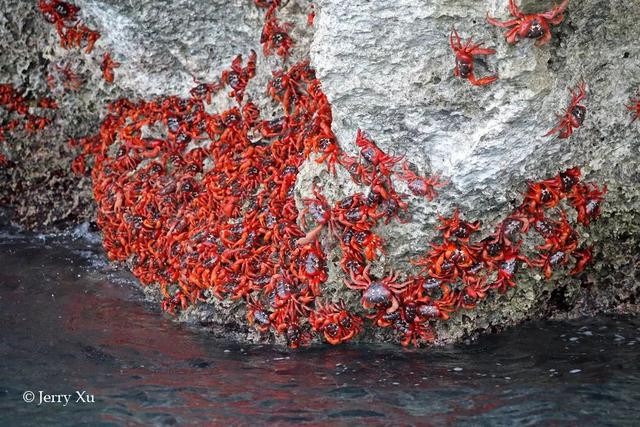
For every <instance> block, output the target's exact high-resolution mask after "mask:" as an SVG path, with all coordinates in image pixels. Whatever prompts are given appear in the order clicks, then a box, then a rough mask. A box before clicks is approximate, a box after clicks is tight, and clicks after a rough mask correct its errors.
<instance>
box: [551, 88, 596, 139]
mask: <svg viewBox="0 0 640 427" xmlns="http://www.w3.org/2000/svg"><path fill="white" fill-rule="evenodd" d="M577 89H578V90H577V91H574V90H573V89H571V88H569V92H570V93H571V102H570V103H569V106H568V107H567V110H566V111H565V113H564V115H562V116H559V118H560V123H559V124H558V126H556V127H555V128H553V129H551V130H550V131H549V132H547V133H546V134H545V135H544V136H551V135H553V134H554V133H558V137H559V138H561V139H566V138H569V137H570V136H571V134H573V130H574V129H577V128H579V127H580V126H582V123H583V122H584V118H585V116H586V114H587V107H585V106H584V105H581V104H580V102H581V101H582V100H583V99H585V98H586V96H587V87H586V85H585V83H584V82H583V83H580V84H579V85H578V87H577Z"/></svg>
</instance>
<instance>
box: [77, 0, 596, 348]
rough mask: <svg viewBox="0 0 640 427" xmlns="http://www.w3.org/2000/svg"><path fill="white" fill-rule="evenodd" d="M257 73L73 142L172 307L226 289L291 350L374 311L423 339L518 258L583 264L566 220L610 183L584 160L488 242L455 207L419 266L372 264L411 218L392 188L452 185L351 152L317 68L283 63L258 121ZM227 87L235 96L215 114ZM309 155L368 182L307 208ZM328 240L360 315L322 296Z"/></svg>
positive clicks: (103, 213)
mask: <svg viewBox="0 0 640 427" xmlns="http://www.w3.org/2000/svg"><path fill="white" fill-rule="evenodd" d="M255 3H256V5H257V6H259V7H263V8H266V9H267V11H266V14H265V25H264V28H263V32H262V36H261V43H262V44H263V53H264V55H270V54H273V53H275V54H276V55H278V56H280V57H281V58H282V59H283V64H286V60H287V57H288V55H289V51H290V49H291V48H292V46H293V41H292V39H291V37H290V35H289V33H288V32H289V30H290V29H291V25H290V24H288V23H281V22H280V21H279V20H278V18H277V12H278V10H279V7H280V6H281V5H280V2H279V1H277V0H272V1H259V0H257V1H255ZM309 22H312V19H311V18H310V19H309ZM255 74H256V54H255V52H253V51H252V52H251V53H250V55H249V56H248V58H247V61H246V63H245V62H244V61H243V58H242V57H241V56H238V57H236V58H235V59H234V60H233V62H232V64H231V67H230V68H229V69H227V70H225V71H223V72H222V74H221V75H220V76H219V77H218V78H217V79H215V80H214V81H212V82H199V81H196V86H195V87H193V89H192V90H191V92H190V97H188V98H180V97H176V96H169V97H163V98H157V99H153V100H149V101H137V102H133V101H131V100H127V99H120V100H117V101H115V102H113V103H111V104H110V106H109V114H108V115H107V116H106V118H105V119H104V121H103V122H102V124H101V126H100V129H99V132H98V133H97V134H96V135H93V136H89V137H85V138H80V139H76V140H72V141H71V144H72V145H73V146H74V147H78V149H79V150H80V151H81V152H80V154H79V155H78V157H77V158H76V160H75V161H74V162H73V170H74V171H75V172H76V173H78V174H85V173H88V172H89V169H90V170H91V176H92V180H93V189H94V196H95V199H96V201H97V204H98V213H97V222H98V225H99V227H100V228H101V230H102V232H103V237H104V247H105V249H106V252H107V254H108V256H109V258H110V259H112V260H118V261H126V262H128V263H129V264H130V265H131V267H132V270H133V272H134V274H135V275H136V276H137V277H138V278H139V279H140V281H141V282H142V283H143V284H152V283H156V284H159V286H160V289H161V290H162V294H163V296H164V300H163V303H162V306H163V308H164V309H165V310H166V311H167V312H169V313H173V314H175V313H177V312H178V311H181V310H185V309H187V308H188V307H189V306H190V305H194V304H197V303H199V302H202V301H207V300H209V299H210V298H218V299H227V300H232V301H239V302H244V304H245V306H246V309H247V318H248V321H249V323H250V324H251V325H253V326H254V327H255V328H256V329H257V330H258V331H260V332H261V333H264V334H267V333H275V334H277V335H281V336H283V337H284V338H285V340H286V342H287V343H288V344H289V345H290V346H291V347H294V348H295V347H298V346H300V345H303V344H306V343H308V342H309V341H310V340H311V339H312V338H313V336H314V335H318V336H321V337H324V339H325V340H326V341H327V342H329V343H331V344H338V343H341V342H345V341H348V340H350V339H352V338H353V337H354V336H356V335H357V334H358V333H360V332H361V331H362V330H363V327H364V321H365V319H366V318H369V319H371V323H372V324H373V325H375V326H377V327H381V328H391V329H392V330H394V331H395V332H396V333H397V335H398V337H399V340H400V342H401V343H402V344H403V345H409V344H410V343H413V344H414V345H420V344H421V343H429V342H432V341H433V340H434V339H435V331H434V327H433V326H434V323H435V322H436V321H437V320H438V319H441V320H445V319H447V318H449V316H450V315H451V313H453V312H455V311H457V310H461V309H472V308H473V307H475V305H476V303H477V302H478V301H480V300H482V299H484V298H485V297H486V296H487V295H488V294H489V293H490V292H491V291H493V290H496V291H498V292H505V291H506V290H507V289H509V288H511V287H513V286H515V283H516V282H515V280H516V279H515V276H516V272H517V270H518V268H520V267H525V266H526V267H529V268H539V269H541V271H542V272H543V273H544V275H545V276H547V277H550V276H551V274H552V273H553V271H554V270H557V269H560V268H561V267H562V266H564V265H566V264H568V263H570V262H572V260H573V267H572V269H571V274H577V273H578V272H580V271H582V269H583V268H584V267H585V265H586V264H587V263H588V262H589V260H590V259H591V249H590V248H588V247H583V246H581V245H580V239H579V234H578V231H577V230H576V229H575V228H574V227H573V226H572V225H571V220H570V218H575V219H576V220H577V222H578V223H580V224H582V225H584V226H587V225H588V224H589V223H590V221H592V220H594V219H596V218H597V217H598V216H599V214H600V205H601V203H602V199H603V195H604V193H605V191H606V188H603V189H600V188H598V187H597V186H596V185H595V184H588V183H584V182H581V181H580V171H579V170H578V169H577V168H576V169H570V170H567V171H565V172H563V173H560V174H558V175H557V176H555V177H553V178H550V179H548V180H545V181H541V182H537V183H530V184H529V188H528V190H527V192H526V193H525V196H524V201H523V203H522V204H521V206H519V207H518V208H517V209H516V210H515V211H514V212H512V213H511V214H510V215H509V216H508V217H507V218H506V219H505V220H504V221H502V223H501V224H500V225H499V226H498V227H497V229H496V231H495V232H494V233H492V234H490V235H489V236H487V237H485V238H483V239H478V238H477V237H476V236H478V235H479V234H480V224H479V223H477V222H468V221H465V220H464V219H462V218H461V217H460V214H459V213H458V212H457V211H456V212H455V213H454V214H453V216H451V217H441V218H440V221H441V226H440V227H439V231H440V237H439V238H438V240H437V241H436V242H434V243H432V246H431V248H430V249H429V250H428V251H426V252H425V253H424V254H423V256H421V257H419V258H417V259H415V260H413V263H414V264H415V266H416V269H418V270H419V272H418V273H417V274H413V275H406V276H404V277H402V276H401V275H400V274H399V273H397V272H393V271H388V272H387V273H384V274H379V275H375V274H373V273H372V272H371V271H372V266H373V263H374V262H375V261H376V260H377V259H378V258H379V257H380V255H381V254H382V253H383V250H384V242H383V241H382V238H381V237H380V236H379V235H378V234H376V228H377V226H378V225H379V224H380V223H381V222H384V223H385V224H388V223H390V222H392V221H399V220H401V217H403V216H405V214H406V212H407V210H408V207H409V205H408V202H407V195H405V194H402V193H400V192H399V191H398V190H397V188H396V184H397V182H398V181H403V182H405V183H406V186H407V188H408V189H409V191H410V192H411V193H412V194H413V195H414V196H418V197H424V198H425V199H427V200H433V198H434V197H436V196H437V193H436V190H437V189H438V188H440V187H442V186H444V185H445V184H446V183H445V182H444V181H442V180H440V178H439V177H437V176H430V177H422V176H419V175H418V174H416V173H415V172H414V171H413V170H412V166H411V165H410V164H409V163H408V162H406V161H404V159H403V158H402V157H398V156H393V155H389V154H387V153H385V152H384V151H383V150H382V149H381V148H380V147H378V145H377V144H376V143H375V142H374V141H373V140H372V139H371V138H370V137H369V136H368V135H366V134H365V133H364V132H362V131H358V134H357V137H356V145H357V147H358V148H359V153H358V155H351V154H348V153H347V152H345V151H343V150H342V149H341V147H340V145H339V144H338V142H337V139H336V136H335V134H334V133H333V131H332V129H331V125H332V112H331V106H330V104H329V102H328V100H327V98H326V96H325V95H324V93H323V92H322V89H321V85H320V82H319V81H318V79H317V78H316V76H315V73H314V71H313V69H312V68H311V67H310V66H309V63H308V62H304V61H303V62H299V63H296V64H294V65H292V66H290V67H288V68H287V67H283V68H282V69H279V70H276V71H274V72H273V75H272V78H271V80H270V81H269V83H268V87H267V91H268V93H269V95H270V96H271V98H272V100H273V103H274V104H275V105H277V106H279V111H281V115H280V116H276V117H275V118H270V119H263V118H262V117H261V111H260V110H259V109H258V107H257V106H256V105H255V104H254V103H253V102H252V101H251V100H249V99H247V95H246V93H245V90H246V88H247V86H248V85H249V83H250V81H251V79H252V78H253V77H254V76H255ZM224 91H226V93H227V95H228V96H229V97H230V98H231V99H232V100H233V101H234V102H235V103H236V104H237V106H235V107H233V108H230V109H228V110H226V111H223V112H221V113H219V114H215V113H209V112H208V104H210V103H211V102H212V99H213V97H214V96H217V95H218V94H219V93H224ZM312 155H313V156H314V157H315V161H316V162H318V163H323V164H325V165H326V166H327V169H328V171H329V172H334V173H335V170H336V168H337V167H340V168H344V170H346V171H347V172H348V173H349V174H350V176H351V178H352V179H353V180H354V182H356V183H357V184H358V185H359V186H360V187H361V188H363V189H365V190H364V191H362V192H357V193H354V194H351V195H349V196H347V197H345V198H343V199H341V200H338V201H336V202H334V203H330V202H329V201H328V200H327V198H326V197H325V196H324V195H323V194H322V188H320V187H319V186H316V187H315V188H314V192H313V193H314V196H313V197H311V198H307V199H304V200H303V202H302V209H301V210H299V209H298V206H297V205H296V202H295V199H294V186H295V183H296V179H297V176H298V171H299V170H300V167H301V166H302V165H303V164H304V162H305V161H308V160H309V158H310V156H312ZM566 206H570V207H572V208H574V210H575V214H569V213H568V212H567V210H566ZM532 230H533V231H535V232H536V233H537V234H538V235H539V236H540V237H539V240H540V241H539V242H538V243H539V244H538V245H537V246H535V247H530V248H528V253H531V254H530V255H528V254H526V253H525V248H523V243H522V242H523V236H524V235H525V234H527V233H529V232H530V231H532ZM329 246H331V247H333V246H337V247H338V248H339V251H340V254H341V260H340V262H339V266H340V268H341V270H342V272H343V274H344V277H346V279H345V286H346V288H348V289H351V290H354V291H356V292H358V293H359V294H360V301H361V306H362V308H361V309H360V310H356V311H353V310H349V309H348V307H347V304H345V302H343V301H342V300H334V299H332V295H328V294H326V293H325V286H324V285H325V283H326V281H327V279H328V268H327V253H328V252H329V250H330V248H329Z"/></svg>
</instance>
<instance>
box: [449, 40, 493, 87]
mask: <svg viewBox="0 0 640 427" xmlns="http://www.w3.org/2000/svg"><path fill="white" fill-rule="evenodd" d="M454 36H455V41H454ZM471 41H472V40H471V37H469V38H468V39H467V42H466V43H465V44H464V46H463V45H462V42H461V40H460V36H459V35H458V32H457V31H456V30H455V28H453V29H452V30H451V34H450V35H449V43H450V44H451V49H453V51H454V52H455V54H456V67H455V68H454V70H453V74H454V75H455V76H456V77H462V78H463V79H467V80H469V81H470V82H471V84H473V85H475V86H484V85H488V84H490V83H493V82H495V81H496V80H498V76H489V77H483V78H481V79H476V78H475V76H474V74H473V61H474V56H475V55H493V54H494V53H496V51H495V50H493V49H484V48H481V46H482V43H478V44H471Z"/></svg>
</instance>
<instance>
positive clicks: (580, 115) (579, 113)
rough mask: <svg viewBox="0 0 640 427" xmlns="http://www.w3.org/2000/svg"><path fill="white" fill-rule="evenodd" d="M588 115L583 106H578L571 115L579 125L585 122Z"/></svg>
mask: <svg viewBox="0 0 640 427" xmlns="http://www.w3.org/2000/svg"><path fill="white" fill-rule="evenodd" d="M586 114H587V109H586V108H585V107H583V106H582V105H576V106H575V107H573V109H572V110H571V115H572V116H573V118H574V119H576V122H577V123H578V124H579V125H581V124H582V122H583V121H584V118H585V116H586Z"/></svg>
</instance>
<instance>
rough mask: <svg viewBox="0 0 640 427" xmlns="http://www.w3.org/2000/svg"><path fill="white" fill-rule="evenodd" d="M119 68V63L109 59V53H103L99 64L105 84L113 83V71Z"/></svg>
mask: <svg viewBox="0 0 640 427" xmlns="http://www.w3.org/2000/svg"><path fill="white" fill-rule="evenodd" d="M119 66H120V63H119V62H116V61H114V60H113V59H111V54H110V53H109V52H107V53H105V54H104V56H103V57H102V63H101V64H100V70H102V77H103V78H104V80H105V81H106V82H107V83H113V69H114V68H118V67H119Z"/></svg>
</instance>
